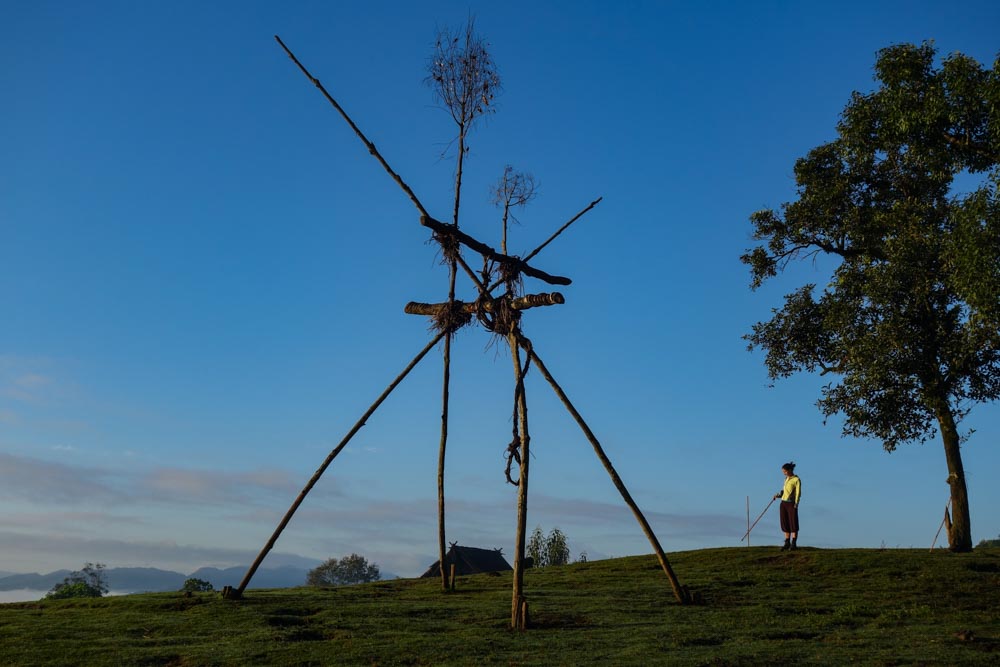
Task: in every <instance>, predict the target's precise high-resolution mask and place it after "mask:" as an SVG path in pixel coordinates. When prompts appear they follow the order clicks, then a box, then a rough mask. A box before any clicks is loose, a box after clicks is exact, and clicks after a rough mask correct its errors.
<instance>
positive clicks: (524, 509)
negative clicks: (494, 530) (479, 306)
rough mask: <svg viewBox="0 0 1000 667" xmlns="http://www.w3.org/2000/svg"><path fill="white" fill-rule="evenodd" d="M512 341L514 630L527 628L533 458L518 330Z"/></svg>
mask: <svg viewBox="0 0 1000 667" xmlns="http://www.w3.org/2000/svg"><path fill="white" fill-rule="evenodd" d="M507 342H508V343H510V354H511V359H512V360H513V362H514V381H515V382H516V383H517V384H516V386H517V387H518V388H519V390H518V391H516V392H515V393H516V396H517V413H518V420H519V422H520V437H521V448H520V449H521V468H520V472H519V475H520V476H519V477H518V480H517V533H516V534H515V536H514V587H513V588H514V589H513V591H512V593H511V607H510V627H511V629H512V630H522V629H524V627H525V626H524V618H523V616H522V614H523V611H524V609H525V608H526V605H525V599H524V545H525V543H526V537H527V528H528V463H529V461H530V460H531V456H530V451H529V443H530V441H531V438H530V436H529V435H528V402H527V401H526V400H525V391H524V374H523V370H522V367H521V354H520V347H519V344H518V334H517V333H516V332H514V331H512V332H510V333H509V334H507Z"/></svg>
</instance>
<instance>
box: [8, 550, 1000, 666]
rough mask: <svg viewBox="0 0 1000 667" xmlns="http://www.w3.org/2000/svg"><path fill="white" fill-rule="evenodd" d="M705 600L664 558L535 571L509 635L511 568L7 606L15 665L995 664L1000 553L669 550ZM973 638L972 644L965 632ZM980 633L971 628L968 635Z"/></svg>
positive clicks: (529, 575)
mask: <svg viewBox="0 0 1000 667" xmlns="http://www.w3.org/2000/svg"><path fill="white" fill-rule="evenodd" d="M669 555H670V562H671V564H672V565H673V566H674V568H675V569H676V571H677V574H678V576H679V577H680V579H681V581H682V582H683V583H684V584H686V585H689V586H690V587H691V589H692V591H698V592H700V593H702V594H703V595H704V596H705V601H706V604H705V605H703V606H698V607H682V606H680V605H678V604H676V602H675V601H674V599H673V597H672V595H671V594H670V587H669V585H668V584H667V582H666V580H665V577H664V575H663V571H662V570H661V569H660V567H659V566H658V564H657V562H656V559H655V557H653V556H651V555H650V556H635V557H630V558H619V559H614V560H602V561H593V562H590V563H586V564H582V565H570V566H567V567H560V568H543V569H539V570H528V571H527V572H526V573H525V593H526V595H527V596H528V599H529V601H530V605H531V621H532V627H531V628H530V629H529V630H528V631H527V632H524V633H512V632H510V630H509V629H508V628H507V625H508V622H509V616H510V586H511V573H506V574H504V575H501V576H490V575H485V574H484V575H476V576H469V577H463V579H462V584H461V586H460V588H459V594H457V595H448V596H444V595H441V587H440V582H437V581H436V580H434V579H411V580H394V581H380V582H375V583H372V584H366V585H361V586H349V587H344V588H340V589H337V590H336V594H331V592H330V591H329V590H324V589H321V588H313V587H303V588H298V589H275V590H253V589H251V590H250V591H248V592H247V599H246V600H245V601H243V602H234V601H231V600H223V599H222V598H221V597H218V596H207V595H200V596H192V597H184V596H183V595H181V594H179V593H177V592H172V593H146V594H141V595H126V596H114V597H106V598H95V599H86V600H84V599H77V600H43V601H41V602H37V601H36V602H25V603H15V604H0V647H2V648H0V654H2V655H3V660H2V662H3V663H4V664H5V665H6V664H11V665H65V664H74V665H88V666H91V665H93V666H95V667H101V666H103V665H109V666H110V665H170V664H173V665H293V664H294V665H304V664H318V665H328V664H338V665H371V664H379V665H403V664H408V665H442V666H447V665H455V666H458V665H511V664H516V665H522V666H524V667H530V666H542V665H622V666H623V667H627V666H631V665H636V666H643V667H645V666H646V665H679V666H682V667H683V666H685V665H772V664H789V665H791V664H795V665H800V664H803V665H846V664H864V665H889V664H893V665H898V664H940V665H993V664H995V663H996V657H997V649H998V646H997V639H998V638H1000V615H998V614H997V613H996V609H997V608H998V607H1000V587H998V586H997V585H996V579H997V576H998V572H1000V552H997V551H994V550H990V549H984V550H981V551H980V550H976V551H973V552H972V553H970V554H952V553H948V552H946V551H942V550H938V551H935V552H934V553H930V552H928V550H927V548H926V547H924V548H920V549H886V550H878V549H829V550H827V549H824V550H818V549H810V548H800V549H799V550H798V551H796V552H791V553H781V552H779V551H778V550H777V549H776V548H775V547H752V548H745V547H744V548H729V549H710V550H702V551H685V552H681V553H671V554H669ZM970 630H971V631H972V640H971V641H969V640H968V639H963V638H962V637H963V636H964V637H969V635H968V634H967V631H970ZM963 632H966V634H965V635H963V634H962V633H963Z"/></svg>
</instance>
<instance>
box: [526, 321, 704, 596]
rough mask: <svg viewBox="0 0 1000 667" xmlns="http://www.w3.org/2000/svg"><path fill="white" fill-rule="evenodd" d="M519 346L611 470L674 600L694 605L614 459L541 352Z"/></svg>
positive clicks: (602, 461) (528, 346)
mask: <svg viewBox="0 0 1000 667" xmlns="http://www.w3.org/2000/svg"><path fill="white" fill-rule="evenodd" d="M520 343H521V347H523V348H524V350H525V352H527V353H528V356H529V357H530V358H531V361H532V362H533V363H534V364H535V366H537V367H538V370H539V372H541V374H542V375H543V376H544V377H545V379H546V380H548V382H549V384H550V385H551V386H552V389H553V391H555V392H556V395H557V396H558V397H559V400H561V401H562V403H563V405H564V406H566V409H567V410H569V413H570V414H571V415H572V416H573V419H575V420H576V423H577V424H578V425H579V426H580V429H581V430H582V431H583V434H584V435H585V436H586V437H587V440H589V441H590V444H591V446H592V447H593V448H594V453H596V454H597V458H599V459H600V460H601V463H602V464H603V465H604V469H605V470H607V471H608V475H609V476H610V477H611V482H612V483H613V484H614V485H615V488H616V489H618V493H620V494H621V496H622V498H623V499H624V500H625V504H626V505H628V506H629V509H631V510H632V514H633V515H635V518H636V520H637V521H638V522H639V525H640V526H641V527H642V531H643V532H644V533H645V534H646V538H647V539H648V540H649V543H650V544H651V545H653V550H654V551H655V552H656V557H657V559H659V561H660V567H661V568H663V572H664V574H666V575H667V579H669V580H670V586H671V588H672V589H673V591H674V597H675V598H677V601H678V602H679V603H680V604H689V603H690V602H691V596H690V594H689V593H688V592H687V591H686V590H685V589H684V588H683V587H682V586H681V584H680V582H679V581H678V580H677V575H676V574H674V570H673V568H672V567H670V562H669V561H668V560H667V555H666V554H665V553H664V552H663V547H661V546H660V541H659V540H658V539H656V535H655V534H654V533H653V529H652V528H651V527H650V525H649V522H648V521H646V517H645V516H643V514H642V511H641V510H640V509H639V506H638V505H636V503H635V501H634V500H632V495H631V494H630V493H629V492H628V489H627V488H626V487H625V483H624V482H623V481H622V479H621V477H619V476H618V472H617V471H616V470H615V467H614V466H613V465H612V464H611V460H610V459H609V458H608V456H607V454H605V453H604V448H603V447H601V443H600V442H599V441H598V440H597V437H596V436H595V435H594V433H593V431H591V430H590V427H589V426H587V422H585V421H584V420H583V417H581V416H580V413H579V412H577V410H576V408H575V407H573V404H572V403H571V402H570V400H569V397H567V396H566V393H565V392H564V391H563V390H562V387H560V386H559V383H558V382H556V380H555V378H553V377H552V374H551V373H549V369H548V368H546V367H545V364H544V363H542V360H541V359H540V358H539V357H538V353H536V352H535V351H534V349H533V348H532V347H531V345H530V343H528V341H527V339H524V338H522V339H521V341H520Z"/></svg>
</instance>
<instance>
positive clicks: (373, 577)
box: [306, 554, 382, 586]
mask: <svg viewBox="0 0 1000 667" xmlns="http://www.w3.org/2000/svg"><path fill="white" fill-rule="evenodd" d="M381 578H382V574H381V573H380V572H379V569H378V565H376V564H375V563H369V562H368V559H367V558H365V557H364V556H359V555H358V554H351V555H350V556H344V557H343V558H341V559H340V560H337V559H336V558H330V559H329V560H327V561H325V562H324V563H323V564H321V565H317V566H316V567H315V568H313V569H312V570H309V574H308V575H307V577H306V585H308V586H347V585H350V584H367V583H369V582H372V581H378V580H379V579H381Z"/></svg>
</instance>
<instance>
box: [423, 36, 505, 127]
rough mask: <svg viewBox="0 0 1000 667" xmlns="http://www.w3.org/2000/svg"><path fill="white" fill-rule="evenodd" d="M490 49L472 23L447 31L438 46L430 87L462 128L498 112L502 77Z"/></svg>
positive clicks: (433, 62) (429, 77)
mask: <svg viewBox="0 0 1000 667" xmlns="http://www.w3.org/2000/svg"><path fill="white" fill-rule="evenodd" d="M488 46H489V44H488V43H487V42H486V40H485V39H483V38H482V37H481V36H479V35H478V34H477V33H476V26H475V21H474V20H472V19H470V20H469V22H468V23H467V24H466V25H465V28H464V29H462V30H460V31H452V30H451V29H450V28H444V29H443V30H441V32H439V33H438V36H437V40H436V42H435V44H434V53H433V54H432V56H431V60H430V63H428V66H427V70H428V77H427V79H426V83H427V85H428V86H430V88H431V90H432V91H434V95H435V97H436V98H437V99H438V101H439V102H440V103H441V104H442V105H444V107H445V109H446V110H447V111H448V113H450V114H451V117H452V119H454V121H455V123H456V124H458V125H459V127H462V128H467V127H471V125H472V124H473V123H474V122H475V120H476V119H477V118H479V117H481V116H484V115H486V114H489V113H493V112H494V111H495V110H496V109H495V107H494V100H495V98H496V96H497V94H499V93H500V90H501V88H500V74H499V73H498V72H497V68H496V63H495V62H493V56H491V55H490V52H489V50H488Z"/></svg>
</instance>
